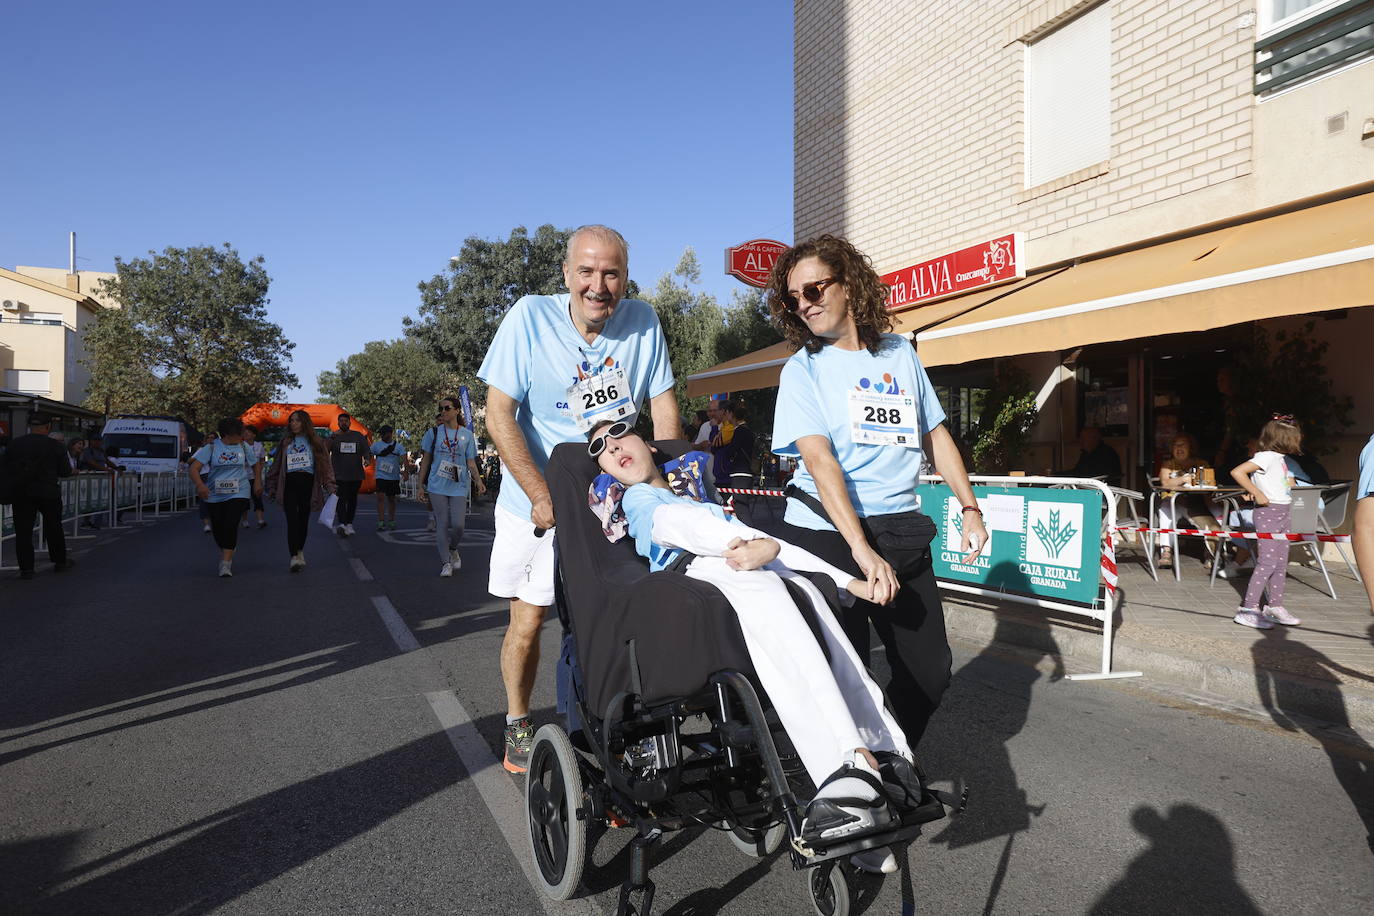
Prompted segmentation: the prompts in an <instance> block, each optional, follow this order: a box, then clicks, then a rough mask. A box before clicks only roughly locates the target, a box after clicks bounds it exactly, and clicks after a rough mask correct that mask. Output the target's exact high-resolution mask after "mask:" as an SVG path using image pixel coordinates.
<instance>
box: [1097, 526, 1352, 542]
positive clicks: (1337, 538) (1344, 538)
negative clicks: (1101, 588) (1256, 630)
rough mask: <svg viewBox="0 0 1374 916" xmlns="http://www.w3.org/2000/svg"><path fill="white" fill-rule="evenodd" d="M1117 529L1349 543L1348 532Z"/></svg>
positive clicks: (1214, 536) (1212, 536)
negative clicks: (1306, 532) (1295, 532)
mask: <svg viewBox="0 0 1374 916" xmlns="http://www.w3.org/2000/svg"><path fill="white" fill-rule="evenodd" d="M1116 530H1117V531H1137V532H1142V533H1144V534H1182V535H1187V536H1190V537H1203V538H1236V539H1241V540H1247V541H1325V542H1327V543H1333V544H1349V543H1350V535H1348V534H1287V533H1279V534H1274V533H1271V532H1268V531H1263V532H1261V531H1206V530H1203V529H1201V528H1137V527H1136V526H1134V525H1117V526H1116Z"/></svg>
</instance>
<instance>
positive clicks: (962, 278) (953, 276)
mask: <svg viewBox="0 0 1374 916" xmlns="http://www.w3.org/2000/svg"><path fill="white" fill-rule="evenodd" d="M1025 248H1026V242H1025V238H1024V236H1023V235H1022V234H1021V233H1020V232H1012V233H1010V234H1008V235H1004V236H1002V237H1000V238H995V239H991V240H989V241H986V242H980V243H979V244H977V245H970V246H969V247H968V248H960V249H959V250H958V251H951V252H950V253H949V254H943V255H941V256H940V257H938V258H931V259H930V260H929V261H922V262H921V263H919V264H913V265H912V266H911V267H903V268H902V269H901V270H895V271H893V272H892V273H890V274H884V275H883V282H884V283H886V284H887V285H888V287H890V290H891V291H890V293H889V294H888V300H887V307H888V308H889V309H890V310H894V311H895V310H897V309H904V308H910V307H911V306H913V305H925V304H927V303H930V302H934V301H935V300H937V299H944V298H945V297H947V296H957V295H959V294H960V293H967V292H971V291H973V290H976V289H984V288H985V287H989V286H996V285H997V284H999V283H1006V282H1007V281H1008V280H1019V279H1021V278H1022V277H1024V276H1025V275H1026V256H1025Z"/></svg>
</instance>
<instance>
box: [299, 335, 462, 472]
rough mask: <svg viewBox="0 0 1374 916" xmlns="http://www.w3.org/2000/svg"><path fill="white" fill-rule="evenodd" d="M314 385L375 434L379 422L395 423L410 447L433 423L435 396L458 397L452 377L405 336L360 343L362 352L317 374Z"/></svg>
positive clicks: (436, 403)
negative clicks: (316, 380)
mask: <svg viewBox="0 0 1374 916" xmlns="http://www.w3.org/2000/svg"><path fill="white" fill-rule="evenodd" d="M318 384H319V389H320V395H321V398H322V399H323V400H325V401H328V402H330V403H336V404H342V405H343V406H344V408H345V409H347V410H348V411H349V412H350V413H352V414H354V415H355V416H357V418H358V419H359V420H361V421H362V422H363V423H364V424H365V425H366V426H367V427H368V428H369V429H371V430H372V431H373V434H374V435H375V434H376V431H377V429H378V427H380V426H382V425H384V424H386V425H390V426H394V427H396V429H397V430H399V431H401V432H402V433H403V435H401V439H402V441H403V442H404V443H405V444H406V445H407V446H408V447H410V448H412V449H413V448H419V446H420V439H421V437H422V436H423V435H424V433H425V430H427V429H429V427H431V426H433V425H434V413H435V409H436V407H437V406H438V404H439V398H441V397H445V396H454V397H456V396H457V395H458V379H457V377H456V375H455V374H454V373H452V372H450V371H449V370H447V369H445V368H444V366H443V365H442V364H441V363H440V362H439V361H438V360H437V359H435V358H434V356H433V355H432V354H431V353H430V352H429V351H428V350H427V349H425V347H424V346H423V345H422V344H420V343H419V341H416V340H412V339H409V338H403V339H401V340H386V341H383V340H374V341H371V342H370V343H366V344H364V345H363V350H362V352H361V353H354V354H353V355H352V356H349V357H346V358H345V359H341V360H339V362H338V364H337V366H336V367H335V369H334V370H333V371H330V370H325V371H324V372H321V373H320V374H319V377H318Z"/></svg>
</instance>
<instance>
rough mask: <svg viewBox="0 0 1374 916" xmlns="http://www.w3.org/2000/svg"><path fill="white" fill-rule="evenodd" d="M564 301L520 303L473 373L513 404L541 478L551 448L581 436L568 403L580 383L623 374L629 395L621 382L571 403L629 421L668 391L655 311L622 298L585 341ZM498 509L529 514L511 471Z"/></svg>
mask: <svg viewBox="0 0 1374 916" xmlns="http://www.w3.org/2000/svg"><path fill="white" fill-rule="evenodd" d="M568 299H569V296H568V294H567V293H560V294H558V295H557V296H525V297H523V298H521V299H520V301H519V302H517V303H515V305H513V306H511V310H510V311H509V312H507V313H506V317H505V318H503V319H502V320H501V327H500V328H498V329H497V331H496V337H495V339H494V340H492V342H491V347H490V349H488V350H487V356H486V359H484V360H483V361H482V368H480V369H478V370H477V376H478V377H479V378H481V379H482V380H483V381H485V382H486V383H487V384H488V385H491V386H492V387H493V388H497V389H499V390H500V391H501V392H502V393H503V394H506V395H508V396H509V397H510V398H512V399H513V400H514V401H516V410H515V418H516V421H517V422H518V423H519V424H520V429H521V431H522V432H523V433H524V434H525V442H526V444H527V445H528V446H529V450H530V457H531V458H533V459H534V464H535V467H537V468H539V470H540V472H541V473H542V472H543V470H544V467H545V466H546V465H547V464H548V460H549V453H550V452H551V451H553V447H554V446H555V445H557V444H559V443H560V442H577V441H581V440H583V439H585V435H584V433H583V432H582V430H581V429H579V427H578V422H577V413H575V412H574V409H573V405H572V404H571V403H570V402H569V395H568V389H569V388H570V387H572V386H573V385H576V384H578V383H579V382H582V381H583V380H591V381H600V382H605V380H606V379H609V378H612V377H614V374H615V373H616V372H617V371H622V372H623V373H624V375H625V382H624V385H625V387H628V389H629V390H628V391H621V390H619V388H620V386H619V385H617V386H615V391H614V393H612V391H611V390H610V389H608V388H606V387H600V388H599V389H598V390H599V394H598V390H592V391H588V392H585V394H584V395H583V397H587V398H590V400H588V401H584V400H582V399H581V398H579V399H578V401H577V404H576V406H577V411H578V412H582V413H585V412H587V411H591V412H596V414H597V416H598V418H599V417H602V416H604V417H607V418H609V419H615V420H626V421H628V422H630V423H633V422H634V420H635V417H636V416H638V414H639V411H640V410H642V409H643V407H644V402H645V401H646V400H648V399H650V398H653V397H655V396H657V395H659V394H662V393H663V392H665V391H667V390H668V389H670V388H672V387H673V370H672V366H671V365H669V361H668V343H667V341H666V340H664V338H663V329H662V328H661V327H660V326H659V323H658V316H657V315H656V314H654V309H653V306H651V305H649V304H648V303H647V302H640V301H639V300H638V299H622V300H621V301H620V304H619V305H617V306H616V310H615V313H614V314H613V315H611V317H610V319H609V320H608V321H607V322H606V326H605V328H604V329H603V330H602V332H601V334H600V335H598V336H597V338H596V340H595V341H594V342H593V343H590V344H589V343H587V341H586V339H585V338H583V336H582V335H581V334H579V333H578V332H577V329H576V328H575V327H574V326H573V323H572V318H571V317H570V316H569V315H568ZM598 377H599V378H598ZM598 398H599V399H600V400H598ZM603 410H609V411H611V412H610V413H605V412H601V411H603ZM503 471H504V468H503ZM496 504H497V505H498V506H501V507H502V508H503V509H505V510H506V511H508V512H511V513H512V514H514V515H516V516H518V517H520V518H528V517H529V514H530V500H529V497H528V496H527V495H525V492H524V491H523V490H522V489H521V488H520V485H519V483H518V482H517V481H516V479H515V475H514V474H510V473H503V475H502V482H501V494H500V496H499V497H498V498H497V501H496Z"/></svg>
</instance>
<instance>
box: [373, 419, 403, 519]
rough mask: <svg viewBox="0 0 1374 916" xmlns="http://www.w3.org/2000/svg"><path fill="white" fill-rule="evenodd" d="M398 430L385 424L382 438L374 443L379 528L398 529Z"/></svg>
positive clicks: (380, 434)
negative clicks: (395, 436) (396, 433)
mask: <svg viewBox="0 0 1374 916" xmlns="http://www.w3.org/2000/svg"><path fill="white" fill-rule="evenodd" d="M395 432H396V430H395V429H394V428H393V427H390V426H383V427H382V428H381V429H379V430H377V435H378V436H380V437H381V438H380V440H379V441H377V442H374V443H372V458H373V461H374V462H375V463H376V465H377V530H378V531H386V530H387V529H390V530H392V531H395V530H396V497H397V496H400V495H401V456H402V455H403V454H404V453H403V452H402V451H401V447H400V445H399V444H398V443H397V442H396V440H395V439H394V438H393V435H394V433H395Z"/></svg>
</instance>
